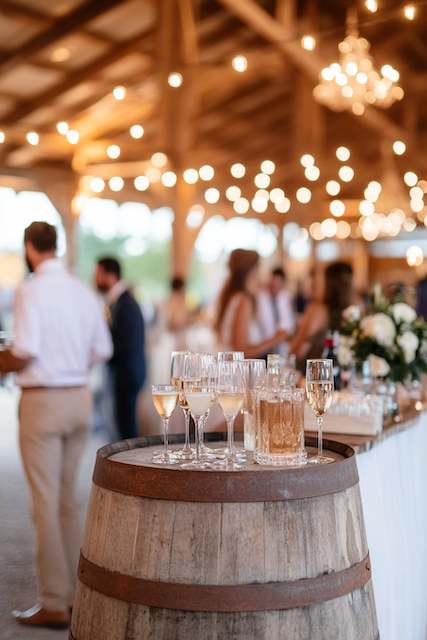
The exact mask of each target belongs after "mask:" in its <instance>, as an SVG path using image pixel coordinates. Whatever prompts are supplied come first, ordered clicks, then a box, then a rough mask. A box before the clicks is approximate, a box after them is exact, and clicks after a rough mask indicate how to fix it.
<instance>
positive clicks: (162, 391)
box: [151, 384, 178, 464]
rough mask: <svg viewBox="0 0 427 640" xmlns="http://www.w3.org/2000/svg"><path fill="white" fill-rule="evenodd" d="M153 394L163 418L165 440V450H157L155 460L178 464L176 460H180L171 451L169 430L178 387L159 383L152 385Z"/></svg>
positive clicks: (158, 411)
mask: <svg viewBox="0 0 427 640" xmlns="http://www.w3.org/2000/svg"><path fill="white" fill-rule="evenodd" d="M151 394H152V397H153V403H154V406H155V408H156V411H157V413H158V414H159V416H160V417H161V419H162V423H163V441H164V450H163V452H156V453H155V454H154V455H153V462H156V463H158V464H176V462H178V460H177V459H176V456H174V454H173V453H171V452H170V451H169V441H168V432H169V419H170V417H171V415H172V413H173V412H174V409H175V407H176V403H177V401H178V389H177V388H176V387H173V386H172V385H170V384H157V385H153V386H152V388H151Z"/></svg>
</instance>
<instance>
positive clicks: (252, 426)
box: [242, 358, 267, 452]
mask: <svg viewBox="0 0 427 640" xmlns="http://www.w3.org/2000/svg"><path fill="white" fill-rule="evenodd" d="M242 370H243V378H244V383H245V397H244V401H243V446H244V448H245V450H246V451H252V452H254V451H255V445H256V442H255V440H256V391H257V390H259V389H261V388H262V387H263V386H264V385H265V381H266V373H267V368H266V366H265V360H262V359H258V358H246V359H245V360H243V363H242Z"/></svg>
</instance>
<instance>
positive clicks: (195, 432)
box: [194, 416, 202, 462]
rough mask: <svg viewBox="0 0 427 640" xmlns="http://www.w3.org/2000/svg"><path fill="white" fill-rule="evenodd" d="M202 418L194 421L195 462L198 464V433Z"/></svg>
mask: <svg viewBox="0 0 427 640" xmlns="http://www.w3.org/2000/svg"><path fill="white" fill-rule="evenodd" d="M201 420H202V418H201V416H199V417H198V418H197V420H195V421H194V423H195V427H196V428H195V429H194V438H195V440H196V460H197V462H199V460H200V440H199V433H200V422H201Z"/></svg>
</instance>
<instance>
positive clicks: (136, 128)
mask: <svg viewBox="0 0 427 640" xmlns="http://www.w3.org/2000/svg"><path fill="white" fill-rule="evenodd" d="M129 133H130V135H131V136H132V138H134V139H135V140H139V139H140V138H142V136H143V135H144V127H142V126H141V125H140V124H133V125H132V126H131V128H130V129H129Z"/></svg>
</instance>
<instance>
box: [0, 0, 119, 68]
mask: <svg viewBox="0 0 427 640" xmlns="http://www.w3.org/2000/svg"><path fill="white" fill-rule="evenodd" d="M121 2H122V0H86V2H84V3H83V4H82V5H79V6H77V7H76V8H75V9H73V10H72V11H70V12H69V13H67V14H66V15H64V16H61V17H60V18H59V19H58V20H55V22H53V23H52V24H51V25H49V26H47V28H46V29H44V30H43V31H41V32H40V33H38V34H37V35H35V36H33V37H32V38H30V39H29V40H28V41H27V42H25V43H24V44H23V45H22V46H21V47H20V48H19V49H14V50H12V51H10V52H3V53H2V54H0V70H1V71H2V72H3V73H4V72H5V71H10V70H11V69H14V68H15V67H17V66H18V65H20V64H22V63H23V62H26V60H27V59H28V57H31V56H33V55H34V54H36V53H39V52H40V51H42V50H43V49H45V48H46V47H48V46H50V45H51V44H53V43H54V42H56V41H57V40H59V39H60V38H63V37H64V36H66V35H69V34H70V33H73V32H74V31H76V30H77V29H79V28H81V27H83V25H85V24H86V23H88V22H89V21H90V20H93V19H94V18H96V17H97V16H99V15H101V14H102V13H105V12H107V11H108V10H109V9H112V8H113V7H115V6H117V5H119V4H120V3H121Z"/></svg>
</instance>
